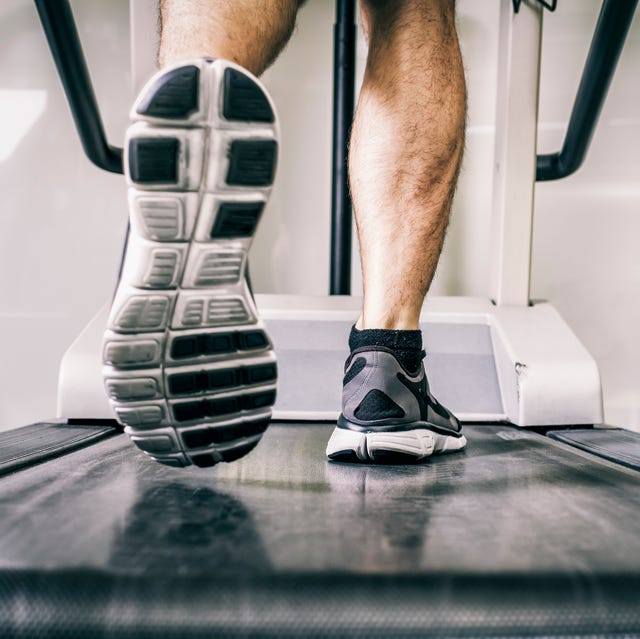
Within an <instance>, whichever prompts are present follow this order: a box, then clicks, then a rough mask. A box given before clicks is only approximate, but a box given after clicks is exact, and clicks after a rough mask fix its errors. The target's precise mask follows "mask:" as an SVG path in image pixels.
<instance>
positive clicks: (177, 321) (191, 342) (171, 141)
mask: <svg viewBox="0 0 640 639" xmlns="http://www.w3.org/2000/svg"><path fill="white" fill-rule="evenodd" d="M131 117H132V119H133V123H132V124H131V126H130V127H129V129H128V131H127V138H126V153H125V172H126V177H127V182H128V185H129V210H130V224H131V231H130V234H129V240H128V244H127V248H126V253H125V256H124V264H123V268H122V273H121V277H120V281H119V283H118V288H117V291H116V294H115V297H114V300H113V306H112V308H111V313H110V315H109V320H108V326H107V330H106V332H105V336H104V347H103V362H104V378H105V385H106V390H107V392H108V394H109V398H110V400H111V406H112V407H113V410H114V413H115V416H116V418H117V419H118V421H119V422H120V423H122V424H124V426H125V427H126V428H125V430H126V432H127V433H128V434H129V435H130V437H131V439H132V440H133V442H134V443H135V444H136V445H137V446H138V448H140V449H141V450H143V451H144V452H146V453H147V454H148V455H150V456H152V457H153V458H154V459H156V460H157V461H159V462H162V463H164V464H168V465H171V466H189V465H191V464H194V465H196V466H201V467H203V466H213V465H214V464H216V463H218V462H221V461H227V462H228V461H233V460H234V459H237V458H239V457H241V456H242V455H245V454H246V453H248V452H249V451H250V450H251V449H252V448H253V447H254V446H255V445H256V444H257V443H258V441H259V440H260V438H261V436H262V433H263V431H264V430H265V428H266V427H267V425H268V424H269V419H270V417H271V406H272V404H273V403H274V401H275V396H276V373H277V371H276V358H275V355H274V353H273V349H272V346H271V340H270V339H269V337H268V336H267V333H266V331H265V327H264V325H263V323H262V322H261V321H260V318H259V317H258V313H257V309H256V306H255V303H254V301H253V297H252V295H251V292H250V290H249V287H248V284H247V282H246V278H245V274H246V268H247V252H248V250H249V247H250V245H251V241H252V238H253V235H254V232H255V229H256V226H257V224H258V221H259V219H260V216H261V214H262V211H263V209H264V207H265V203H266V201H267V198H268V196H269V193H270V191H271V186H272V183H273V178H274V174H275V168H276V160H277V151H278V121H277V118H276V113H275V108H274V106H273V102H272V101H271V99H270V98H269V96H268V95H267V93H266V91H265V90H264V87H263V86H262V85H261V84H260V82H259V81H258V80H257V79H256V78H255V77H253V76H252V75H251V74H250V73H249V72H248V71H246V70H245V69H243V68H241V67H239V66H238V65H236V64H233V63H231V62H227V61H225V60H208V59H202V60H193V61H192V62H189V63H185V64H180V65H177V66H174V67H170V68H167V69H163V70H162V71H160V72H159V73H158V74H156V75H155V76H154V77H153V78H152V79H151V80H150V81H149V82H148V83H147V85H146V86H145V87H144V89H143V90H142V93H141V94H140V96H139V97H138V99H137V101H136V103H135V104H134V106H133V110H132V112H131Z"/></svg>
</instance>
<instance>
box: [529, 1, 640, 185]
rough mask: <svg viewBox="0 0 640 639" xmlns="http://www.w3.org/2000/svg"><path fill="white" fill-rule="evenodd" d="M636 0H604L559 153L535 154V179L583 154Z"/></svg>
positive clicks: (562, 170)
mask: <svg viewBox="0 0 640 639" xmlns="http://www.w3.org/2000/svg"><path fill="white" fill-rule="evenodd" d="M637 4H638V0H604V2H603V3H602V9H601V10H600V17H599V18H598V24H597V25H596V30H595V33H594V35H593V40H592V41H591V47H590V49H589V55H588V56H587V62H586V64H585V67H584V71H583V72H582V79H581V80H580V86H579V87H578V93H577V94H576V99H575V102H574V104H573V110H572V112H571V117H570V119H569V125H568V127H567V133H566V136H565V139H564V144H563V145H562V150H561V151H560V152H559V153H550V154H547V155H539V156H538V159H537V171H536V180H537V181H538V182H543V181H546V180H558V179H560V178H563V177H566V176H568V175H571V174H572V173H574V172H575V171H577V170H578V169H579V168H580V166H581V165H582V163H583V162H584V158H585V156H586V154H587V150H588V148H589V144H590V143H591V138H592V137H593V133H594V131H595V128H596V124H597V122H598V117H599V116H600V111H601V110H602V105H603V104H604V101H605V98H606V96H607V91H608V90H609V85H610V84H611V79H612V78H613V74H614V72H615V69H616V65H617V63H618V59H619V58H620V53H621V51H622V47H623V46H624V42H625V39H626V37H627V33H628V31H629V26H630V25H631V20H632V18H633V14H634V12H635V10H636V5H637Z"/></svg>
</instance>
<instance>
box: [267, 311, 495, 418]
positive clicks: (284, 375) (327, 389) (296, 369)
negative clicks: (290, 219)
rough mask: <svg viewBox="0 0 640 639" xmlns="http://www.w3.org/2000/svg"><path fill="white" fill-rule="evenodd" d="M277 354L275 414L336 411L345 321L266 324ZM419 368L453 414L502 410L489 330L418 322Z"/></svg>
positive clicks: (345, 350) (344, 348) (348, 324)
mask: <svg viewBox="0 0 640 639" xmlns="http://www.w3.org/2000/svg"><path fill="white" fill-rule="evenodd" d="M266 324H267V327H268V329H269V333H270V335H271V337H272V339H273V342H274V345H275V350H276V354H277V356H278V375H279V381H278V399H277V402H276V405H275V410H276V411H292V412H296V413H301V412H310V413H313V412H327V411H335V412H339V410H340V402H341V391H342V376H343V374H344V362H345V360H346V358H347V356H348V355H349V349H348V346H347V340H348V336H349V331H350V330H351V325H352V322H351V321H346V320H345V321H336V320H332V321H324V320H322V321H321V320H318V321H316V320H306V321H305V320H300V319H296V320H295V321H293V320H286V319H276V320H268V321H267V322H266ZM422 329H423V331H424V339H425V350H426V351H427V359H426V361H425V365H426V368H427V373H428V375H429V383H430V385H431V388H432V390H433V393H434V394H435V395H436V397H437V398H438V400H439V401H440V402H442V403H443V404H444V405H445V406H447V408H449V409H451V410H452V411H453V412H455V413H484V414H491V415H497V414H500V413H502V412H503V408H502V400H501V398H500V387H499V384H498V376H497V373H496V367H495V360H494V355H493V348H492V343H491V332H490V329H489V327H488V326H486V325H483V324H445V323H433V324H426V323H425V324H423V325H422Z"/></svg>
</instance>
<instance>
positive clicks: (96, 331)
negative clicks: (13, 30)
mask: <svg viewBox="0 0 640 639" xmlns="http://www.w3.org/2000/svg"><path fill="white" fill-rule="evenodd" d="M154 6H155V4H154V3H152V2H150V0H132V2H131V18H132V31H133V32H134V33H137V32H138V31H141V32H142V36H141V37H139V38H137V39H136V38H134V39H133V43H132V59H133V65H134V68H133V78H134V87H135V86H138V85H140V84H141V81H142V79H143V76H145V73H147V69H148V67H149V64H148V61H149V59H150V56H151V55H153V54H152V49H153V38H152V34H151V35H150V32H149V25H152V24H153V20H149V15H150V12H152V11H154ZM145 30H146V31H145ZM541 30H542V7H541V5H539V4H538V3H524V2H523V3H521V4H520V10H519V12H518V13H517V14H516V13H514V8H513V2H512V0H501V17H500V43H499V69H498V74H499V77H498V100H497V103H498V111H497V114H496V151H495V160H494V161H495V164H494V198H493V221H492V246H493V250H492V256H493V268H492V276H491V277H492V279H491V282H490V291H491V292H490V295H491V298H492V299H491V300H489V299H481V298H467V297H442V298H437V297H435V298H429V299H428V300H427V303H426V305H425V312H424V313H423V315H422V318H421V328H422V329H423V331H424V337H425V348H426V351H427V353H428V355H427V360H426V367H427V372H428V375H429V380H430V385H431V388H432V390H433V392H434V394H435V396H436V397H437V398H438V399H439V400H440V401H441V402H442V403H443V404H444V405H446V406H447V407H448V408H449V409H451V410H452V411H453V412H454V413H455V414H456V415H457V416H458V417H459V418H460V419H461V420H462V421H466V422H496V421H504V422H510V423H512V424H515V425H518V426H524V427H527V426H528V427H535V426H563V425H578V424H600V423H601V422H602V419H603V414H602V391H601V384H600V376H599V373H598V368H597V365H596V363H595V361H594V359H593V358H592V357H591V355H590V354H589V353H588V352H587V350H586V349H585V348H584V346H583V345H582V344H581V343H580V341H579V340H578V338H577V337H576V336H575V334H574V333H573V332H572V330H571V329H570V328H569V326H568V325H567V324H566V323H565V322H564V320H563V319H562V317H561V316H560V315H559V313H558V312H557V311H556V310H555V309H554V308H553V306H552V305H551V304H549V303H547V302H536V303H531V302H530V292H529V287H530V279H531V237H532V226H533V197H534V185H535V171H536V129H537V113H538V85H539V75H540V36H541ZM256 301H257V305H258V309H259V311H260V313H261V316H262V317H263V319H264V320H265V323H266V325H267V329H268V331H269V334H270V335H271V337H272V339H273V341H274V343H275V351H276V354H277V356H278V368H279V374H278V376H279V382H278V389H279V390H278V399H277V402H276V404H275V407H274V417H275V418H276V419H290V420H296V421H299V420H313V421H318V420H334V419H335V418H336V417H337V416H338V414H339V412H340V391H341V380H342V374H343V364H344V360H345V358H346V357H347V354H348V353H347V335H348V332H349V330H350V327H351V325H352V324H353V323H354V321H355V320H356V318H357V316H358V313H359V310H360V299H359V298H355V297H302V296H294V295H292V296H286V295H257V296H256ZM107 311H108V309H107V308H106V307H105V308H104V309H103V310H102V311H101V312H100V313H99V314H98V315H97V316H96V317H95V318H94V319H93V320H92V321H91V322H90V324H89V325H88V326H87V327H86V329H85V330H84V331H83V332H82V333H81V334H80V336H79V337H78V338H77V339H76V341H75V342H74V343H73V344H72V345H71V347H70V348H69V350H68V351H67V353H66V354H65V356H64V358H63V360H62V364H61V368H60V377H59V389H58V415H59V416H60V417H65V418H68V419H69V418H71V419H112V418H113V415H112V413H111V410H110V407H109V404H108V401H107V395H106V391H105V389H104V385H103V381H102V374H101V368H102V363H101V360H102V354H101V352H100V349H101V344H102V334H103V331H104V327H105V325H106V319H107Z"/></svg>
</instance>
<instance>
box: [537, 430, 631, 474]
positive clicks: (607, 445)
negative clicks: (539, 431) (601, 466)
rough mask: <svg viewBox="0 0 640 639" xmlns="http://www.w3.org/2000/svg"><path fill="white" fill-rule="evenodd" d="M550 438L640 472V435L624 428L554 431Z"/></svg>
mask: <svg viewBox="0 0 640 639" xmlns="http://www.w3.org/2000/svg"><path fill="white" fill-rule="evenodd" d="M547 435H548V436H549V437H552V438H553V439H557V440H558V441H561V442H564V443H565V444H570V445H571V446H576V447H577V448H581V449H582V450H586V451H587V452H588V453H592V454H593V455H598V457H604V459H608V460H610V461H612V462H616V463H617V464H622V465H623V466H627V467H629V468H635V469H636V470H640V433H636V432H633V431H630V430H625V429H624V428H596V429H593V428H584V429H577V430H554V431H549V432H548V433H547Z"/></svg>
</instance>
